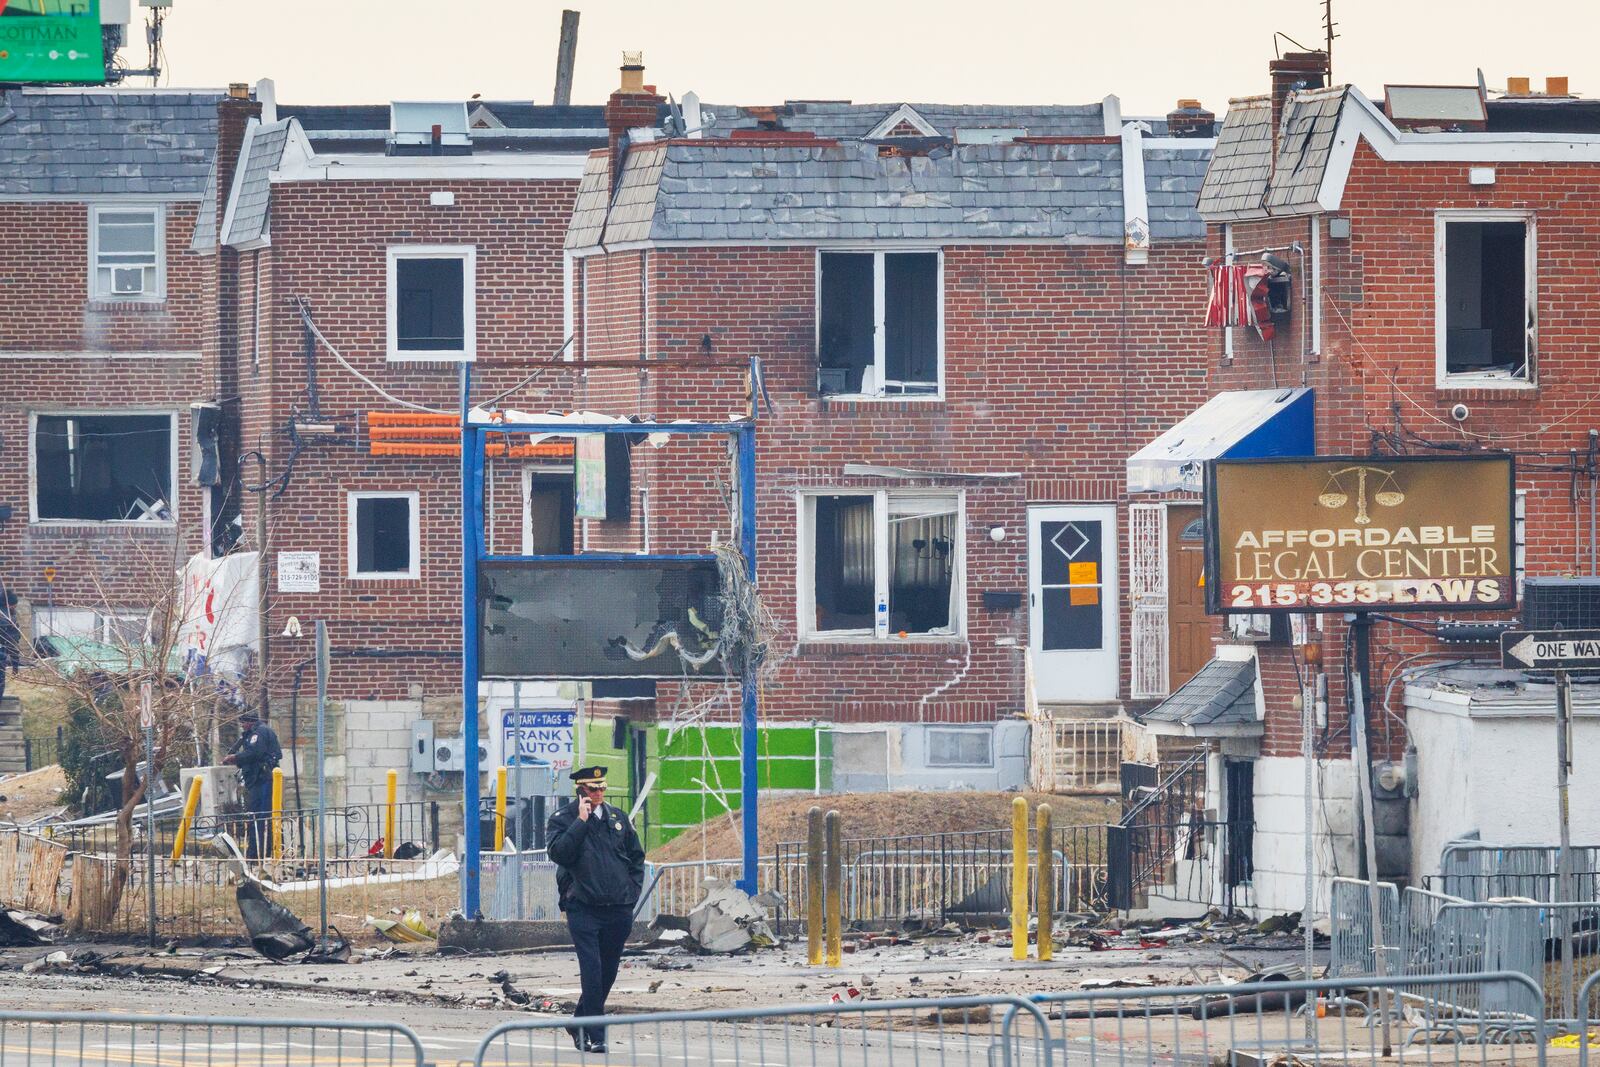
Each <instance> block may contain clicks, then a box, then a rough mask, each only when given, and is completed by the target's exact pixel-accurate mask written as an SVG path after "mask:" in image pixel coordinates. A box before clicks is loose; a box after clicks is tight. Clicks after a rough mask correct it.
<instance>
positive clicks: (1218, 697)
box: [1144, 657, 1260, 734]
mask: <svg viewBox="0 0 1600 1067" xmlns="http://www.w3.org/2000/svg"><path fill="white" fill-rule="evenodd" d="M1144 721H1145V723H1146V724H1147V725H1159V724H1168V725H1173V726H1182V727H1185V728H1187V732H1191V733H1195V734H1206V733H1218V732H1230V733H1232V732H1238V728H1239V727H1253V728H1256V729H1259V728H1260V720H1259V719H1257V717H1256V661H1255V659H1254V657H1252V658H1250V659H1243V660H1228V659H1214V660H1211V661H1210V662H1209V663H1207V664H1206V665H1205V666H1204V667H1201V668H1200V670H1199V671H1197V672H1196V673H1195V675H1194V677H1193V678H1190V679H1189V680H1188V681H1187V682H1184V683H1183V684H1182V685H1180V686H1179V687H1178V689H1177V692H1175V693H1173V694H1172V695H1171V696H1169V697H1168V698H1167V699H1166V700H1163V701H1162V702H1161V703H1160V704H1157V705H1156V706H1155V707H1153V708H1151V709H1150V710H1149V711H1147V712H1145V713H1144Z"/></svg>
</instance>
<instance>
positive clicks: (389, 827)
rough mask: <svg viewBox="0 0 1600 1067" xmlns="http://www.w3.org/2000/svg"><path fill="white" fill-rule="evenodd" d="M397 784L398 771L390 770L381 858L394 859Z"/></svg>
mask: <svg viewBox="0 0 1600 1067" xmlns="http://www.w3.org/2000/svg"><path fill="white" fill-rule="evenodd" d="M501 773H504V772H503V771H502V772H501ZM399 786H400V772H398V771H390V772H389V799H388V801H387V803H386V804H385V805H384V809H383V858H384V859H386V860H392V859H394V794H395V790H396V789H397V788H399Z"/></svg>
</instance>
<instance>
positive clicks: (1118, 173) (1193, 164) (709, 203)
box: [567, 138, 1206, 249]
mask: <svg viewBox="0 0 1600 1067" xmlns="http://www.w3.org/2000/svg"><path fill="white" fill-rule="evenodd" d="M1205 153H1206V149H1205V148H1204V147H1199V148H1195V149H1184V150H1170V151H1166V150H1158V151H1157V152H1156V154H1157V155H1158V156H1159V157H1160V158H1158V159H1157V160H1156V161H1155V165H1154V166H1153V167H1152V168H1151V169H1150V170H1149V171H1147V176H1146V184H1147V186H1149V185H1150V184H1151V183H1152V182H1154V183H1156V185H1157V187H1158V188H1157V191H1158V192H1160V193H1162V194H1163V195H1162V197H1161V198H1160V199H1161V201H1162V202H1161V203H1160V205H1159V207H1154V208H1153V210H1152V214H1153V216H1154V218H1153V219H1152V228H1153V230H1154V231H1155V233H1156V235H1157V236H1160V237H1190V236H1198V235H1199V233H1200V227H1199V218H1198V216H1197V215H1195V214H1194V212H1193V208H1192V207H1188V208H1185V207H1184V205H1183V204H1182V203H1181V201H1182V200H1183V198H1184V197H1185V196H1186V195H1187V190H1188V189H1192V188H1194V187H1196V186H1198V183H1199V181H1200V180H1201V177H1202V175H1203V173H1204V169H1205ZM1122 180H1123V175H1122V145H1121V143H1120V141H1116V140H1107V139H1101V138H1095V139H1092V140H1084V141H1073V142H1066V143H1062V142H1007V143H1003V144H973V145H952V146H947V147H943V148H939V149H935V150H933V151H930V152H929V153H927V154H926V155H899V154H892V155H883V154H880V152H879V150H878V147H877V146H876V145H874V144H871V143H869V142H863V141H844V142H832V141H810V142H806V141H801V142H799V143H795V144H775V143H772V142H759V141H757V142H750V141H739V140H731V141H713V140H704V141H702V140H673V141H665V142H656V143H646V144H642V145H638V146H636V147H634V148H633V149H632V150H630V151H629V153H628V155H627V157H626V159H625V161H624V165H623V171H622V178H621V183H620V186H619V187H618V189H617V193H616V198H615V201H614V203H612V204H611V205H610V208H609V211H608V209H607V203H606V200H607V189H606V185H607V182H606V160H605V158H604V156H603V154H599V153H597V154H595V155H594V156H591V157H590V161H589V166H588V168H587V170H586V172H585V175H584V179H583V182H582V184H581V186H580V189H579V194H578V202H577V205H576V208H575V211H574V214H573V220H572V224H571V227H570V228H569V230H568V238H567V247H568V248H572V249H582V248H590V247H596V246H598V245H606V246H610V245H616V244H623V243H629V242H640V241H667V242H677V241H681V242H706V241H727V240H752V241H801V242H805V241H824V240H841V239H842V240H867V241H872V240H895V239H912V240H926V239H945V240H967V241H982V240H1015V239H1019V238H1020V239H1028V238H1035V239H1046V240H1057V241H1087V242H1097V241H1117V242H1121V241H1122V239H1123V206H1122ZM1169 194H1170V195H1169ZM1189 202H1190V204H1192V200H1191V201H1189Z"/></svg>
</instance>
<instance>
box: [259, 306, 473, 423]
mask: <svg viewBox="0 0 1600 1067" xmlns="http://www.w3.org/2000/svg"><path fill="white" fill-rule="evenodd" d="M289 302H290V303H291V304H293V305H294V306H295V308H296V309H297V310H298V311H299V312H300V320H301V321H302V322H304V323H305V324H306V329H308V330H310V331H311V334H312V336H313V337H315V338H316V339H317V340H318V341H319V342H321V343H322V346H323V347H324V348H326V349H327V350H328V354H329V355H331V356H332V357H333V358H334V359H335V360H337V361H338V363H339V366H341V367H343V368H344V369H345V370H347V371H349V372H350V373H351V374H354V375H355V376H356V377H357V378H359V379H361V381H362V382H363V383H365V384H366V385H367V386H368V387H370V388H371V389H373V390H374V391H375V392H377V393H378V395H379V396H381V397H383V398H384V399H385V400H387V401H389V402H390V403H391V404H399V405H400V406H401V407H403V408H411V409H413V410H415V411H425V412H427V413H428V414H430V415H454V414H457V412H454V411H445V410H442V409H440V408H430V407H428V406H427V405H426V404H414V403H412V402H411V401H409V400H401V399H400V398H399V397H397V396H395V395H394V394H393V393H391V392H389V391H388V390H387V389H385V388H384V387H383V386H381V385H379V384H378V383H377V382H375V381H373V380H372V379H371V378H368V377H367V376H366V375H365V374H362V373H361V372H360V371H358V370H356V368H355V367H353V366H351V365H350V361H349V360H347V359H345V358H344V356H343V355H341V354H340V352H339V350H338V349H337V348H335V347H334V346H333V342H332V341H329V340H328V339H327V337H325V336H324V335H323V333H322V331H321V330H319V329H318V328H317V323H316V320H314V319H313V318H312V317H311V309H310V308H309V307H307V306H306V302H305V299H304V298H302V297H298V296H295V297H290V298H289Z"/></svg>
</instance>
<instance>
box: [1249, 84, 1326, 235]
mask: <svg viewBox="0 0 1600 1067" xmlns="http://www.w3.org/2000/svg"><path fill="white" fill-rule="evenodd" d="M1345 93H1346V89H1345V87H1344V86H1338V87H1336V88H1333V89H1314V90H1311V91H1309V92H1299V93H1295V94H1294V95H1293V96H1292V97H1291V98H1290V99H1289V102H1288V104H1287V106H1286V107H1285V108H1284V116H1283V131H1282V133H1281V135H1280V136H1279V138H1278V158H1277V162H1276V164H1275V165H1274V166H1273V168H1272V180H1271V181H1270V182H1269V183H1268V186H1267V198H1266V206H1267V211H1268V213H1270V214H1274V215H1279V214H1285V213H1289V212H1294V211H1297V210H1308V209H1314V208H1315V207H1316V206H1317V190H1318V189H1320V188H1321V187H1322V176H1323V173H1324V172H1325V171H1326V170H1327V169H1328V157H1329V155H1330V154H1331V152H1332V150H1333V135H1334V133H1335V132H1336V131H1337V130H1338V128H1339V111H1340V109H1341V108H1342V107H1343V106H1344V98H1345Z"/></svg>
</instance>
